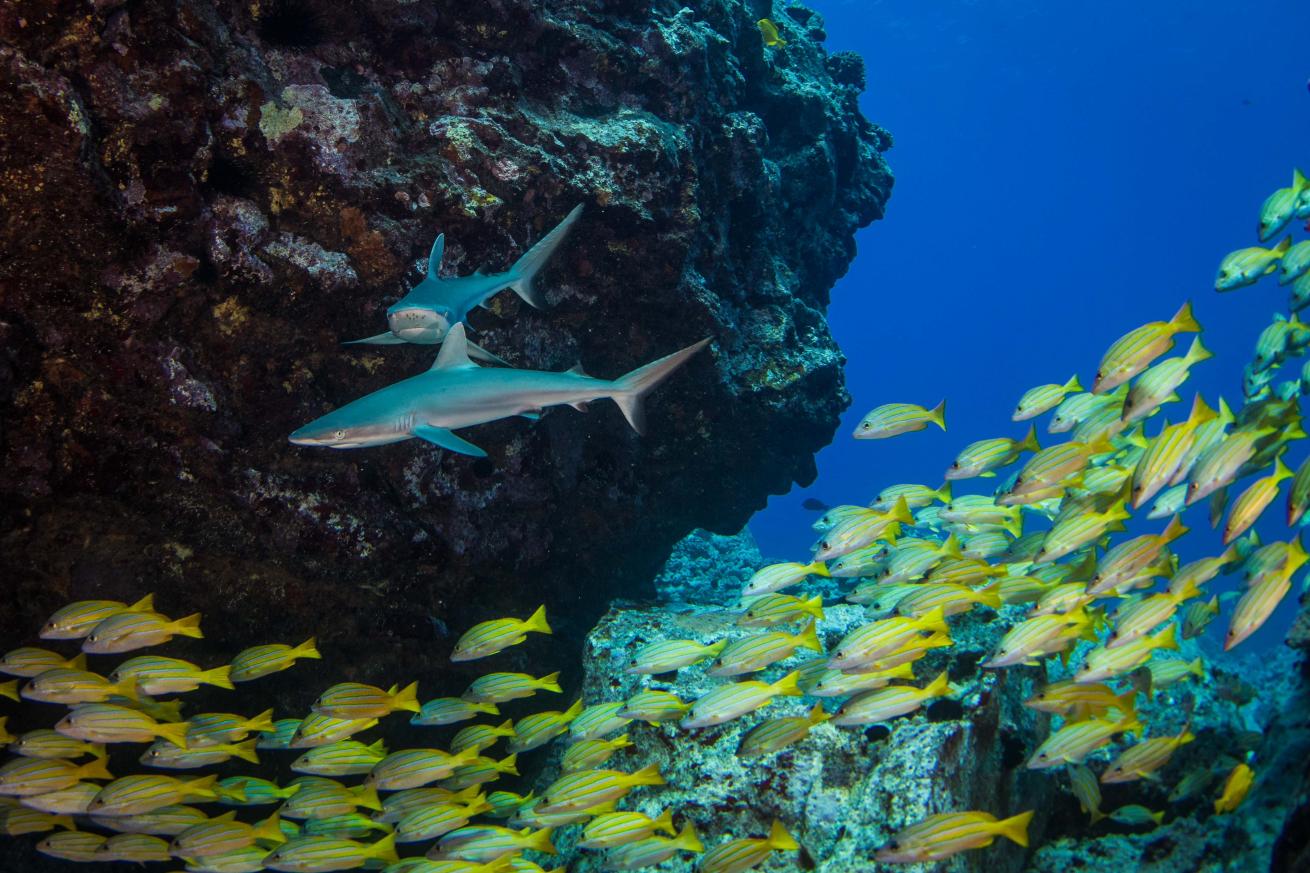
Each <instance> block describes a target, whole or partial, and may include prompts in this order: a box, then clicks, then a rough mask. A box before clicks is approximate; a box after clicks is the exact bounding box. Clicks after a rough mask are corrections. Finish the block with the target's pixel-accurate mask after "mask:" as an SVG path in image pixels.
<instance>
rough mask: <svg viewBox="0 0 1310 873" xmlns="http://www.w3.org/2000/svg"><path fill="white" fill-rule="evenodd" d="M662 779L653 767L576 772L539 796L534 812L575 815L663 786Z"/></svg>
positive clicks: (563, 777) (557, 781)
mask: <svg viewBox="0 0 1310 873" xmlns="http://www.w3.org/2000/svg"><path fill="white" fill-rule="evenodd" d="M663 784H664V777H663V776H661V775H660V771H659V768H658V767H657V766H655V765H654V764H652V765H651V766H649V767H643V768H642V769H640V770H638V771H637V772H635V773H623V772H621V771H618V770H579V771H577V772H576V773H568V774H566V775H564V776H561V777H560V778H558V779H556V780H555V781H554V782H552V783H551V784H550V787H549V788H547V789H546V790H545V791H544V792H543V793H542V795H541V800H540V801H538V803H537V805H536V810H537V811H538V812H543V813H556V812H577V811H579V810H583V809H592V808H593V807H597V806H600V805H601V804H603V803H608V802H610V801H614V800H618V799H619V798H621V797H625V796H626V795H627V794H628V792H629V791H631V790H632V789H633V788H635V787H637V786H639V785H663Z"/></svg>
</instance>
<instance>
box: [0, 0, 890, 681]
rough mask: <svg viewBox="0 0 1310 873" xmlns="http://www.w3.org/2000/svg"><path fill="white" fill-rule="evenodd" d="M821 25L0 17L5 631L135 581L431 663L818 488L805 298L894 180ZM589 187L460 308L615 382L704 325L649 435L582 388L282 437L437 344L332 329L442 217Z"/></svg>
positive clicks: (540, 215) (276, 3)
mask: <svg viewBox="0 0 1310 873" xmlns="http://www.w3.org/2000/svg"><path fill="white" fill-rule="evenodd" d="M770 14H772V15H774V16H775V18H777V19H778V20H779V22H780V26H781V27H782V28H783V30H784V33H785V35H786V37H787V40H788V42H787V45H786V46H785V47H782V48H777V49H770V48H766V47H765V46H763V45H762V43H761V38H760V34H759V32H758V30H757V29H756V26H755V20H756V19H757V18H759V17H761V16H763V15H770ZM823 38H824V34H823V32H822V21H821V19H820V18H819V17H818V16H817V15H814V14H812V13H809V12H808V11H807V10H804V9H802V8H800V7H788V8H786V9H781V8H780V9H779V10H778V11H776V12H775V11H774V10H773V8H772V6H771V4H770V3H768V2H760V0H750V2H746V0H679V2H676V3H673V2H656V3H653V4H652V3H630V2H621V3H605V4H598V3H595V2H591V0H561V2H552V3H549V4H541V3H536V2H528V0H503V2H491V3H463V2H446V0H441V2H433V3H421V4H415V3H406V2H397V0H366V2H360V3H352V4H348V5H343V4H338V3H331V2H324V0H257V2H254V3H238V2H235V0H185V2H181V3H161V2H143V3H133V4H125V3H122V2H116V0H105V2H96V3H93V4H71V3H60V4H51V3H46V2H35V0H18V2H13V3H7V4H5V8H4V9H3V11H0V126H3V129H4V131H5V135H4V137H3V141H2V142H0V212H2V213H3V214H4V215H5V216H6V217H7V220H6V221H5V222H4V223H3V225H0V251H3V252H4V257H3V258H0V289H2V291H0V349H2V350H3V351H2V352H0V421H3V431H2V432H0V457H2V459H3V460H2V462H0V528H2V529H3V530H5V531H6V532H7V533H6V534H5V536H4V537H3V539H0V566H3V567H4V568H5V574H6V576H7V577H8V579H9V580H11V581H10V582H9V583H8V586H9V587H8V589H7V591H6V593H7V595H8V598H7V604H8V608H6V610H4V611H3V615H2V616H0V635H3V636H4V638H6V639H9V640H13V641H18V640H21V639H24V638H25V632H26V629H27V628H30V627H32V626H34V623H35V622H36V621H37V620H38V619H39V618H40V617H41V616H44V615H45V614H48V613H49V612H50V611H51V609H52V608H53V607H55V606H57V605H58V604H59V603H61V602H64V601H67V600H70V599H76V598H86V597H108V598H115V599H124V600H128V601H131V600H135V599H136V598H137V597H139V596H140V595H141V594H143V593H145V591H147V590H155V591H157V592H159V593H160V600H161V607H163V608H166V609H168V610H170V611H173V612H178V613H179V614H180V612H185V611H191V610H199V611H202V612H204V613H205V621H206V629H207V632H208V633H209V634H210V635H211V636H212V637H213V638H215V639H232V638H241V639H246V640H250V639H252V638H255V639H258V638H261V637H263V638H267V639H269V640H272V639H282V638H292V637H297V636H300V637H303V636H306V635H308V634H309V633H317V634H318V635H319V636H320V637H322V638H324V640H325V642H328V643H330V644H331V646H333V647H334V648H335V649H336V650H337V651H345V652H349V653H350V659H351V667H352V669H355V670H358V671H359V673H360V675H371V676H383V675H390V674H392V673H399V672H400V668H399V667H398V666H397V665H398V664H399V663H400V662H402V661H403V662H405V667H404V672H405V673H406V674H408V675H413V674H417V678H420V679H421V680H424V683H425V684H424V689H425V693H428V692H430V693H433V694H435V693H438V692H439V691H441V690H442V688H441V687H439V682H440V681H444V682H445V683H446V684H447V685H449V688H448V689H446V690H458V688H459V687H462V684H463V683H464V682H465V681H466V680H467V678H468V676H466V675H462V674H460V675H455V676H452V677H449V678H447V679H444V680H440V679H438V674H437V673H436V670H435V665H436V664H437V663H438V659H437V658H435V657H434V658H433V659H431V661H430V662H429V661H428V659H426V658H415V655H414V652H415V650H416V648H421V647H422V646H423V645H424V644H434V645H435V648H436V649H440V654H441V656H442V658H441V660H444V655H445V654H446V652H445V649H446V648H447V647H448V644H449V639H448V637H447V632H446V628H448V627H452V626H467V625H469V624H471V623H472V622H473V621H475V620H478V619H483V618H487V617H490V616H492V615H501V614H515V613H518V612H522V613H523V614H524V615H526V614H527V612H530V611H531V609H532V608H534V607H535V606H536V605H537V602H538V601H539V600H543V599H544V600H548V601H550V602H552V604H555V605H561V606H563V607H565V608H563V609H560V610H556V614H557V615H560V616H561V618H563V619H564V620H563V621H561V622H559V623H557V630H558V631H559V632H560V633H561V635H562V636H564V637H565V638H566V639H567V638H570V637H571V638H572V639H573V640H575V641H576V640H578V639H580V638H581V636H582V634H583V633H584V632H585V631H586V630H587V629H588V628H589V627H590V626H591V625H592V623H593V622H594V620H595V618H596V617H597V615H598V613H599V611H600V610H601V609H602V608H603V604H604V603H605V602H606V601H607V600H608V599H609V597H610V596H611V595H612V594H614V593H615V592H627V593H632V592H635V591H642V590H649V586H650V580H651V578H652V577H653V576H654V574H655V572H656V571H657V570H658V568H659V566H660V565H661V563H662V561H663V560H664V558H665V557H666V555H667V554H668V551H669V549H670V547H671V546H672V544H673V543H674V542H675V541H677V540H678V539H679V538H680V537H681V536H683V535H684V534H685V533H687V532H688V531H689V530H691V529H692V528H694V527H697V526H699V527H704V528H707V529H710V530H717V531H734V530H737V529H739V528H740V527H741V525H742V524H743V523H744V522H745V520H746V518H747V517H748V516H749V514H750V512H752V511H753V510H754V509H756V508H758V507H760V506H762V505H763V502H764V499H765V497H766V495H768V494H770V493H779V492H781V491H784V490H786V489H787V488H788V487H789V485H790V484H791V483H792V482H794V481H798V482H802V483H807V482H809V481H810V480H811V479H812V478H813V476H814V475H815V468H814V463H813V458H812V456H813V453H814V452H815V451H816V450H817V449H818V448H820V447H821V446H823V445H824V444H826V443H827V442H828V441H829V440H830V439H831V437H832V435H833V432H834V429H835V427H836V425H837V421H838V416H839V414H840V412H841V411H842V410H843V409H844V408H845V406H846V405H847V403H848V400H849V398H848V396H847V394H846V391H845V389H844V387H843V379H842V374H841V371H840V364H841V361H842V356H841V352H840V351H839V350H838V348H837V346H836V344H835V343H834V341H833V339H832V337H831V335H830V333H829V331H828V328H827V325H826V323H825V321H824V314H823V313H824V308H825V306H826V304H827V300H828V293H829V290H830V288H831V287H832V284H833V282H834V281H835V280H836V279H837V277H839V276H840V275H841V274H842V273H843V272H844V271H845V270H846V268H847V265H848V263H849V261H850V259H851V257H852V256H853V254H854V242H853V237H852V234H853V232H854V230H855V229H856V228H857V227H859V226H861V225H864V224H867V223H869V222H870V221H873V220H874V219H876V218H879V217H880V216H881V215H882V211H883V208H884V205H885V202H886V200H887V197H888V195H889V192H890V187H891V176H890V173H889V171H888V169H887V166H886V164H885V162H884V161H883V159H882V157H881V156H880V152H881V151H883V150H885V149H886V148H887V147H889V145H890V138H889V137H888V135H887V134H886V133H885V132H884V131H882V130H880V129H879V128H878V127H876V126H875V125H873V124H871V123H869V122H868V121H867V120H865V119H864V118H863V117H862V116H861V115H860V113H859V111H858V108H857V105H856V99H857V96H858V94H859V92H860V91H861V90H862V88H863V87H864V81H863V67H862V64H861V63H860V62H859V60H858V59H857V58H855V57H853V56H849V55H844V56H832V57H830V56H828V54H827V53H826V52H825V51H824V49H823V48H822V45H821V42H822V39H823ZM578 203H582V204H585V212H584V214H583V216H582V219H581V221H580V223H579V225H578V227H577V229H576V230H575V231H574V233H573V235H572V237H571V238H570V239H569V241H568V242H567V243H566V245H565V246H564V248H563V249H562V250H561V251H560V252H559V253H558V254H557V255H556V257H555V258H554V259H553V260H552V262H551V264H550V267H549V270H548V272H547V274H546V275H545V276H544V278H543V281H542V283H541V284H542V287H543V288H544V289H545V293H546V296H547V298H548V300H549V302H550V303H551V304H552V308H550V309H549V310H547V311H534V310H531V309H529V308H527V307H526V306H524V305H522V304H521V302H520V301H519V300H517V299H516V298H513V297H512V295H509V294H502V295H500V296H499V297H497V298H496V299H494V300H493V301H492V302H491V308H490V309H488V310H483V311H479V312H477V313H475V314H474V316H473V318H472V322H473V327H474V328H475V329H476V331H477V340H478V342H479V343H480V344H482V345H484V346H486V347H487V348H489V349H491V350H492V351H494V352H496V353H498V354H500V355H502V356H504V357H505V358H507V359H508V360H510V361H511V362H512V363H514V364H515V365H519V366H530V367H534V368H547V369H564V368H567V367H569V366H571V365H572V364H574V363H575V362H577V361H579V360H580V361H581V362H582V363H583V364H584V365H585V366H586V368H587V370H588V371H589V372H592V373H594V374H596V375H600V376H607V377H611V376H615V375H618V374H620V373H621V372H624V371H626V370H627V369H629V368H630V367H631V366H633V365H634V364H636V363H639V362H642V361H645V360H649V359H651V358H653V357H655V356H658V355H661V354H665V353H667V352H671V351H673V350H674V349H677V348H679V347H681V346H685V345H687V344H688V343H689V342H692V341H695V340H696V339H699V338H701V337H705V336H709V337H712V338H713V339H714V347H713V352H712V354H704V355H701V356H700V357H699V358H698V359H697V360H695V361H694V362H692V364H691V365H690V366H689V367H687V368H686V369H685V370H684V371H683V372H681V373H679V374H678V376H677V378H676V380H674V381H672V382H670V383H669V384H668V385H666V386H664V387H662V388H661V389H660V390H659V392H658V393H657V394H655V395H654V396H653V397H652V399H651V404H650V420H651V426H650V429H649V430H650V432H649V433H648V434H647V436H645V437H644V438H641V437H638V436H637V435H635V434H633V433H632V432H631V431H630V430H629V429H628V427H627V425H626V424H625V423H624V422H623V420H622V418H621V416H620V415H619V414H618V412H617V410H615V409H613V408H612V406H611V405H610V404H597V405H596V408H595V409H594V410H593V411H592V412H591V414H589V415H586V416H583V415H579V414H576V413H574V412H572V411H571V410H564V411H556V412H551V413H550V414H548V415H547V416H545V418H543V419H542V421H540V422H539V423H530V422H527V421H524V420H513V421H507V422H501V423H497V424H494V425H488V426H487V427H485V428H480V429H479V430H478V432H477V436H476V440H477V442H478V443H479V444H480V445H482V446H484V447H486V448H487V449H488V450H489V452H490V453H491V458H490V459H488V460H485V461H474V460H472V459H469V458H466V457H455V456H451V455H449V454H447V453H443V452H439V451H436V450H434V449H433V448H432V447H430V446H428V445H426V444H420V443H419V442H417V441H414V442H409V443H405V444H400V445H394V446H389V447H384V448H379V449H372V450H367V451H357V452H353V453H337V452H330V451H315V450H310V449H303V448H297V447H293V446H290V445H288V444H287V442H286V437H287V434H288V433H290V432H291V431H292V430H293V429H294V428H296V427H297V426H299V425H301V424H303V423H305V422H306V421H309V420H310V419H312V418H314V417H315V416H317V415H319V414H321V413H323V412H324V411H326V410H328V409H330V408H332V407H334V406H337V405H340V404H342V403H344V402H346V401H348V400H350V399H353V398H356V397H359V396H361V395H363V394H365V393H367V392H369V391H372V390H375V389H377V388H379V387H380V386H382V385H385V384H388V383H391V382H394V381H396V380H398V379H400V378H402V377H405V376H409V375H412V374H414V373H415V372H417V371H419V370H421V369H422V368H425V367H427V366H428V365H430V363H431V361H432V358H433V351H432V350H431V349H427V348H412V347H408V348H407V347H401V348H380V349H379V348H372V349H362V350H361V349H358V348H346V347H343V346H342V345H341V342H342V341H343V340H347V339H353V338H356V337H360V336H367V335H369V334H373V333H377V332H378V331H380V330H382V329H384V327H385V324H384V321H383V311H384V309H385V307H386V306H387V305H388V304H389V303H390V302H392V301H394V300H395V299H397V298H398V297H399V296H400V295H401V294H403V293H404V292H405V291H406V290H407V289H408V288H409V287H410V286H411V285H412V284H413V283H414V282H415V281H416V279H417V278H418V277H419V276H420V275H421V270H420V264H421V263H422V261H423V259H424V258H425V257H426V254H427V251H428V248H429V247H430V246H431V244H432V240H433V237H434V236H435V235H436V234H437V233H438V232H440V231H444V232H445V233H446V234H447V246H446V260H445V263H446V266H447V269H448V270H449V271H451V273H452V274H467V273H471V272H472V271H473V270H475V269H477V268H479V267H486V268H487V269H489V270H496V269H503V268H504V266H505V265H507V264H508V263H510V262H511V261H512V260H513V258H514V257H516V256H517V255H518V254H520V253H521V252H522V251H523V249H524V248H525V247H526V246H527V245H529V244H531V243H532V242H533V241H535V240H536V239H537V238H539V237H540V235H541V234H542V233H543V232H544V231H545V230H546V229H549V228H550V227H552V226H554V224H555V223H556V222H558V221H559V220H560V219H561V218H562V217H563V216H564V215H565V213H567V212H568V210H569V209H570V208H572V207H573V206H574V205H576V204H578ZM238 630H239V633H238ZM202 651H203V649H202ZM213 654H215V655H217V654H218V652H217V650H214V651H213ZM425 670H426V671H427V672H426V673H425ZM295 693H296V690H295V689H291V694H292V695H293V696H294V694H295ZM306 702H307V701H304V700H294V701H288V703H289V704H291V705H299V704H303V703H306Z"/></svg>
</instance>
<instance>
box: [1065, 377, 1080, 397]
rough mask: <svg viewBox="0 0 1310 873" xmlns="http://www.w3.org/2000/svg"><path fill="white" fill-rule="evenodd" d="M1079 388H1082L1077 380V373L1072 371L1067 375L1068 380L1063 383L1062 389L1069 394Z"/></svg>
mask: <svg viewBox="0 0 1310 873" xmlns="http://www.w3.org/2000/svg"><path fill="white" fill-rule="evenodd" d="M1081 390H1083V385H1082V383H1081V382H1079V381H1078V374H1077V373H1074V374H1073V375H1072V376H1070V377H1069V381H1068V382H1065V383H1064V391H1065V393H1066V394H1069V393H1072V392H1074V391H1081Z"/></svg>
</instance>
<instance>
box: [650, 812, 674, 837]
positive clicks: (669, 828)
mask: <svg viewBox="0 0 1310 873" xmlns="http://www.w3.org/2000/svg"><path fill="white" fill-rule="evenodd" d="M655 830H657V831H664V833H666V834H668V835H669V836H673V835H674V834H676V833H677V832H678V829H677V828H675V827H674V826H673V810H671V809H666V810H664V811H663V812H661V813H660V814H659V816H658V817H657V818H656V819H655Z"/></svg>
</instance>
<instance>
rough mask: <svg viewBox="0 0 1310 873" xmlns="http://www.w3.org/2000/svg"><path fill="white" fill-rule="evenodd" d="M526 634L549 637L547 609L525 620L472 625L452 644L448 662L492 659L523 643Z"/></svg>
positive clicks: (538, 610)
mask: <svg viewBox="0 0 1310 873" xmlns="http://www.w3.org/2000/svg"><path fill="white" fill-rule="evenodd" d="M529 633H539V634H548V633H551V629H550V625H549V624H547V623H546V607H544V606H541V607H538V608H537V611H536V612H534V613H532V615H531V616H529V617H528V618H527V620H521V619H517V618H497V619H493V620H491V621H484V622H481V623H480V624H475V625H474V626H473V627H471V628H469V629H468V631H466V632H465V633H464V635H463V636H462V637H460V638H459V641H458V642H456V643H455V651H454V653H452V654H451V656H450V660H452V661H472V660H475V659H477V658H485V657H487V656H489V655H494V654H496V653H497V652H499V651H502V650H503V649H508V648H509V647H510V646H516V645H518V644H519V643H521V642H523V640H524V639H526V638H527V635H528V634H529Z"/></svg>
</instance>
